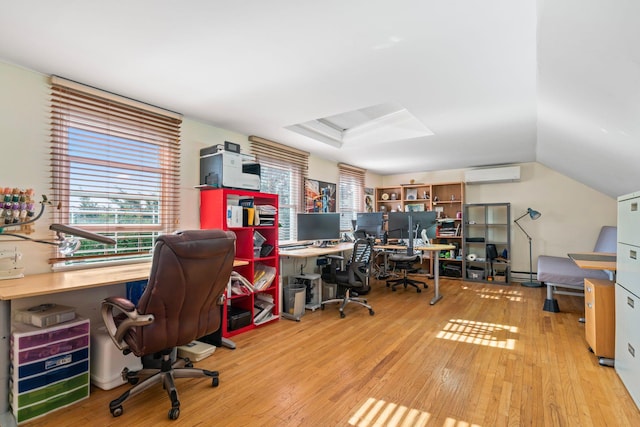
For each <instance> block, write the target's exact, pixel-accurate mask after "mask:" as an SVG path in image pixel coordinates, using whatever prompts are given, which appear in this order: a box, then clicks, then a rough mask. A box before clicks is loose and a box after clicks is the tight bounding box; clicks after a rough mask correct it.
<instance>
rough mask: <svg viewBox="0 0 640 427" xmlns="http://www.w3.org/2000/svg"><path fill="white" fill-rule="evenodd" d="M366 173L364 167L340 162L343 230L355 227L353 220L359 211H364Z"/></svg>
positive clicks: (339, 193)
mask: <svg viewBox="0 0 640 427" xmlns="http://www.w3.org/2000/svg"><path fill="white" fill-rule="evenodd" d="M365 173H366V171H365V170H364V169H360V168H356V167H355V166H350V165H346V164H344V163H339V164H338V174H339V177H338V180H339V184H338V185H339V191H338V197H339V202H338V205H339V206H340V229H341V230H351V229H353V226H352V223H351V220H353V219H356V213H357V212H363V203H364V175H365Z"/></svg>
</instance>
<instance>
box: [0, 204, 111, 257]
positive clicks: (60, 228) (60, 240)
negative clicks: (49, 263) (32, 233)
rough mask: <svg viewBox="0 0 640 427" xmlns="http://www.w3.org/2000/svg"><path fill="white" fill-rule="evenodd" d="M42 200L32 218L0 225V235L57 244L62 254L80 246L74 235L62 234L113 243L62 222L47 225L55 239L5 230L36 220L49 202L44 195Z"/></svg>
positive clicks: (107, 243) (69, 253)
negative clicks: (39, 237) (42, 238)
mask: <svg viewBox="0 0 640 427" xmlns="http://www.w3.org/2000/svg"><path fill="white" fill-rule="evenodd" d="M42 199H43V200H42V202H40V204H41V207H40V212H39V213H38V215H36V216H35V217H33V218H32V219H29V220H27V221H21V222H17V223H12V224H6V225H4V226H0V236H11V237H17V238H19V239H23V240H29V241H31V242H36V243H43V244H46V245H53V246H57V247H58V249H59V250H60V252H61V253H62V254H63V255H71V254H72V253H74V252H75V251H76V250H78V248H79V247H80V240H78V239H76V238H74V237H66V236H64V235H63V234H67V235H70V236H76V237H81V238H83V239H88V240H93V241H96V242H99V243H104V244H105V245H115V244H116V241H115V240H113V239H111V238H109V237H105V236H101V235H99V234H95V233H91V232H89V231H86V230H83V229H81V228H77V227H71V226H68V225H63V224H51V225H50V226H49V230H52V231H55V232H56V238H55V240H41V239H33V238H31V237H27V236H25V235H23V234H19V233H10V232H9V233H8V232H6V231H5V229H7V228H10V227H20V226H23V225H26V224H31V223H33V222H36V221H37V220H38V219H40V217H41V216H42V214H43V213H44V209H45V206H46V205H48V204H50V203H49V201H48V200H47V198H46V196H42Z"/></svg>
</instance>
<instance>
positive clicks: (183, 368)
mask: <svg viewBox="0 0 640 427" xmlns="http://www.w3.org/2000/svg"><path fill="white" fill-rule="evenodd" d="M172 353H173V349H168V350H164V351H162V352H161V355H162V360H161V362H160V363H161V364H160V368H156V369H153V368H143V369H141V370H139V371H129V370H128V369H127V368H125V369H124V370H123V371H122V378H123V379H124V380H126V381H128V382H129V384H132V385H133V386H134V387H132V388H130V389H129V390H127V391H125V392H124V393H122V394H121V395H120V397H118V398H117V399H114V400H112V401H111V402H109V410H110V411H111V415H113V416H114V417H119V416H120V415H122V413H123V411H124V410H123V408H122V404H123V403H124V402H125V401H126V400H127V399H129V398H130V397H133V396H135V395H137V394H139V393H142V392H143V391H145V390H147V389H149V388H151V387H153V386H155V385H156V384H161V385H162V388H164V389H165V390H166V392H167V395H168V396H169V399H170V400H171V409H169V414H168V416H169V419H171V420H176V419H177V418H178V417H179V416H180V400H179V399H178V391H177V389H176V386H175V383H174V380H175V379H176V378H206V377H208V378H211V386H212V387H217V386H218V385H219V384H220V379H219V377H218V372H217V371H209V370H206V369H196V368H194V367H193V364H192V363H191V361H190V360H189V359H186V358H185V359H183V358H178V359H177V360H176V361H174V362H172V360H171V354H172ZM140 381H142V382H140Z"/></svg>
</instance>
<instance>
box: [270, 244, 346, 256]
mask: <svg viewBox="0 0 640 427" xmlns="http://www.w3.org/2000/svg"><path fill="white" fill-rule="evenodd" d="M352 249H353V243H351V242H341V243H338V244H337V245H333V246H327V247H324V248H321V247H319V246H307V247H305V248H302V249H290V250H288V249H287V248H286V247H281V248H280V251H279V253H280V258H282V257H289V258H311V257H318V256H323V255H330V254H336V253H339V252H344V251H350V250H352Z"/></svg>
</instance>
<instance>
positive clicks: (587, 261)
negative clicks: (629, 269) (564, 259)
mask: <svg viewBox="0 0 640 427" xmlns="http://www.w3.org/2000/svg"><path fill="white" fill-rule="evenodd" d="M568 255H569V258H571V259H572V260H573V262H575V263H576V265H577V266H578V267H580V268H586V269H590V270H609V271H616V254H615V253H611V252H577V253H572V254H568Z"/></svg>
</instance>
